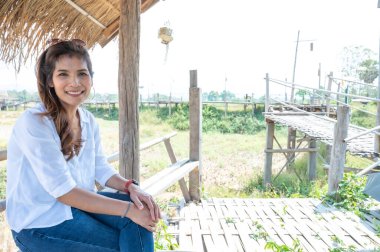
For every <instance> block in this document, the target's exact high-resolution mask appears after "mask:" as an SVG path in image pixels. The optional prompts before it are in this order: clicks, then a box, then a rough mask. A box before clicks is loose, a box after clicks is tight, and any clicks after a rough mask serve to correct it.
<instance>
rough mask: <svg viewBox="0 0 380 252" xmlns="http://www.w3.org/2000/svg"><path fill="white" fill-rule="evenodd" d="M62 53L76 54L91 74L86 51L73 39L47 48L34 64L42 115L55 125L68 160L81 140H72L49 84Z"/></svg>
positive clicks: (64, 116)
mask: <svg viewBox="0 0 380 252" xmlns="http://www.w3.org/2000/svg"><path fill="white" fill-rule="evenodd" d="M62 55H69V56H70V57H73V56H76V57H79V58H81V59H83V60H84V61H85V62H86V63H87V68H88V71H89V73H90V75H91V77H92V76H93V72H92V63H91V60H90V56H89V54H88V51H87V49H86V48H85V47H83V46H82V45H79V44H77V43H75V42H73V41H62V42H59V43H57V44H55V45H52V46H50V47H49V48H47V49H46V50H45V51H44V52H43V53H42V54H41V55H40V57H39V59H38V61H37V65H36V75H37V85H38V94H39V96H40V98H41V101H42V103H43V104H44V105H45V108H46V112H44V113H41V115H42V116H48V117H50V118H51V119H52V120H53V122H54V124H55V127H56V130H57V133H58V135H59V138H60V140H61V151H62V153H63V154H64V156H65V157H66V160H70V159H71V158H72V157H73V156H74V155H75V154H76V153H78V152H79V150H80V148H81V147H82V140H77V141H75V140H74V137H73V132H72V129H71V127H70V124H69V121H68V118H67V113H66V111H65V109H64V107H63V106H62V104H61V102H60V100H59V98H58V96H57V94H56V93H55V90H54V87H51V86H50V85H49V84H51V83H52V82H53V72H54V69H55V64H56V62H57V61H58V60H59V58H60V57H61V56H62Z"/></svg>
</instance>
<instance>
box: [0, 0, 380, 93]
mask: <svg viewBox="0 0 380 252" xmlns="http://www.w3.org/2000/svg"><path fill="white" fill-rule="evenodd" d="M377 2H378V0H286V1H285V0H265V1H262V0H261V1H260V0H166V1H161V2H159V3H158V4H156V5H155V6H153V8H152V9H150V10H149V11H147V12H146V13H144V14H143V15H142V17H141V39H140V43H141V44H140V50H141V51H140V57H141V58H140V86H143V88H141V89H140V91H141V93H142V95H143V96H144V97H147V96H148V94H149V95H151V94H152V93H157V92H160V93H163V94H167V95H169V92H170V91H171V92H172V94H173V96H176V97H181V96H183V97H186V96H187V94H188V87H189V70H190V69H198V84H199V86H200V87H201V88H202V90H203V91H205V92H209V91H211V90H216V91H222V90H224V87H225V85H226V88H227V90H229V91H231V92H233V93H236V94H238V95H241V96H242V95H243V94H245V93H248V94H252V93H254V94H255V97H256V98H258V97H259V96H261V95H263V92H264V87H265V81H264V79H263V78H264V77H265V73H269V74H270V76H271V77H273V78H277V79H282V80H285V79H287V80H288V81H291V79H292V73H293V64H294V57H295V47H296V39H297V31H298V30H300V40H301V41H302V40H315V41H314V42H313V43H314V50H313V51H312V52H311V51H310V50H309V48H310V42H300V43H299V47H298V57H297V68H296V75H295V82H296V83H299V84H304V85H308V86H313V87H318V76H317V70H318V64H319V63H321V66H322V74H323V76H325V75H326V74H327V73H328V72H330V71H333V72H334V75H335V76H339V75H340V74H339V69H340V65H339V64H340V53H341V51H342V49H343V47H345V46H350V45H361V46H364V47H367V48H370V49H372V50H373V51H374V52H376V53H378V50H379V38H380V9H379V8H377ZM167 21H169V22H170V27H171V28H172V29H173V37H174V40H173V41H172V42H171V43H170V45H169V52H168V60H167V63H166V64H164V57H165V45H164V44H161V43H160V40H159V39H158V37H157V35H158V30H159V28H160V27H161V26H163V25H164V24H165V22H167ZM117 50H118V46H117V40H116V41H113V42H111V43H110V44H108V45H107V46H106V47H105V48H100V47H96V48H95V49H94V50H92V51H91V56H92V61H93V65H94V66H93V67H94V72H95V76H94V84H95V89H96V91H97V92H99V93H117V73H118V70H117V68H118V52H117ZM33 68H34V66H31V65H28V66H26V67H24V68H23V69H22V71H21V72H20V73H19V74H18V75H15V73H14V71H13V69H12V66H11V65H9V66H5V65H4V64H3V63H0V72H1V78H0V90H4V89H19V90H21V89H27V90H36V84H35V83H36V81H35V76H34V70H33ZM226 78H227V81H225V79H226ZM324 81H325V79H324V77H323V78H322V84H323V82H324ZM283 89H284V88H283V87H279V88H278V90H276V91H278V92H283Z"/></svg>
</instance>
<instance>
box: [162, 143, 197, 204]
mask: <svg viewBox="0 0 380 252" xmlns="http://www.w3.org/2000/svg"><path fill="white" fill-rule="evenodd" d="M164 143H165V148H166V151H167V152H168V155H169V158H170V161H171V162H172V164H175V163H177V158H176V156H175V154H174V151H173V147H172V145H171V143H170V138H168V139H165V140H164ZM178 183H179V187H180V188H181V191H182V195H183V198H184V199H185V201H186V202H189V201H190V199H191V197H190V193H189V189H188V188H187V185H186V181H185V179H184V178H181V179H179V181H178Z"/></svg>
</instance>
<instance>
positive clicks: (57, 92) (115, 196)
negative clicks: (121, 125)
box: [6, 41, 160, 252]
mask: <svg viewBox="0 0 380 252" xmlns="http://www.w3.org/2000/svg"><path fill="white" fill-rule="evenodd" d="M36 70H37V71H36V72H37V83H38V92H39V95H40V98H41V101H42V104H39V105H37V106H36V107H34V108H31V109H28V110H27V111H25V113H23V114H22V115H21V116H20V118H19V119H18V120H17V122H16V124H15V126H14V128H13V132H12V134H11V136H10V140H9V144H8V157H7V158H8V163H7V167H12V168H11V169H7V195H6V196H7V199H6V200H7V202H6V205H7V211H6V214H7V221H8V224H9V226H10V227H11V229H12V235H13V238H14V240H15V243H16V245H17V246H18V247H19V248H20V249H21V250H22V251H44V250H47V251H49V250H51V248H52V247H54V251H141V252H143V251H144V252H145V251H153V235H152V232H153V231H155V226H156V223H157V221H158V219H159V218H160V210H159V208H158V206H157V204H156V203H155V201H154V200H153V198H152V196H151V195H149V194H147V193H146V192H144V191H142V190H141V189H140V187H139V186H138V184H137V183H136V182H135V181H134V180H132V179H125V178H123V177H121V176H120V175H119V174H117V172H116V171H115V170H114V169H113V167H111V165H110V164H109V163H108V161H107V158H106V157H105V156H104V154H103V151H102V146H101V141H100V133H99V126H98V124H97V123H96V122H95V118H94V117H93V115H92V114H91V113H90V112H89V111H87V110H85V109H83V108H81V107H80V105H81V104H82V103H83V102H84V101H85V100H86V98H87V97H88V95H89V93H90V89H91V86H92V64H91V60H90V57H89V54H88V52H87V50H86V48H85V47H84V46H83V45H82V44H79V43H76V42H75V41H57V43H54V44H53V45H51V46H50V47H48V48H47V49H46V50H45V51H44V52H43V53H42V54H41V56H40V57H39V60H38V62H37V67H36ZM95 181H97V182H98V183H99V184H101V185H102V186H107V187H110V188H113V189H115V190H117V191H121V192H125V193H104V192H95ZM20 214H21V215H22V218H20Z"/></svg>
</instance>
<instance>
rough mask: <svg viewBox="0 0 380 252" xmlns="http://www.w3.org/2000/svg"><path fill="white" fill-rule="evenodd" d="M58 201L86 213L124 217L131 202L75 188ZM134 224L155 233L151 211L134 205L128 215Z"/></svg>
mask: <svg viewBox="0 0 380 252" xmlns="http://www.w3.org/2000/svg"><path fill="white" fill-rule="evenodd" d="M57 200H58V201H59V202H61V203H63V204H66V205H69V206H72V207H75V208H78V209H81V210H83V211H86V212H91V213H100V214H108V215H116V216H123V215H124V213H125V211H126V210H127V208H128V207H129V206H128V204H132V203H130V202H126V201H121V200H116V199H112V198H108V197H105V196H103V195H99V194H96V193H93V192H89V191H86V190H83V189H80V188H78V187H75V188H74V189H72V190H71V191H69V192H68V193H66V194H64V195H62V196H60V197H58V198H57ZM126 217H128V218H130V219H131V220H132V221H133V222H135V223H137V224H139V225H140V226H142V227H144V228H146V229H147V230H149V231H154V227H155V221H154V220H153V219H152V218H151V215H150V211H149V209H142V210H139V209H137V207H136V206H135V205H134V204H132V205H131V206H130V209H129V211H128V213H127V215H126Z"/></svg>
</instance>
